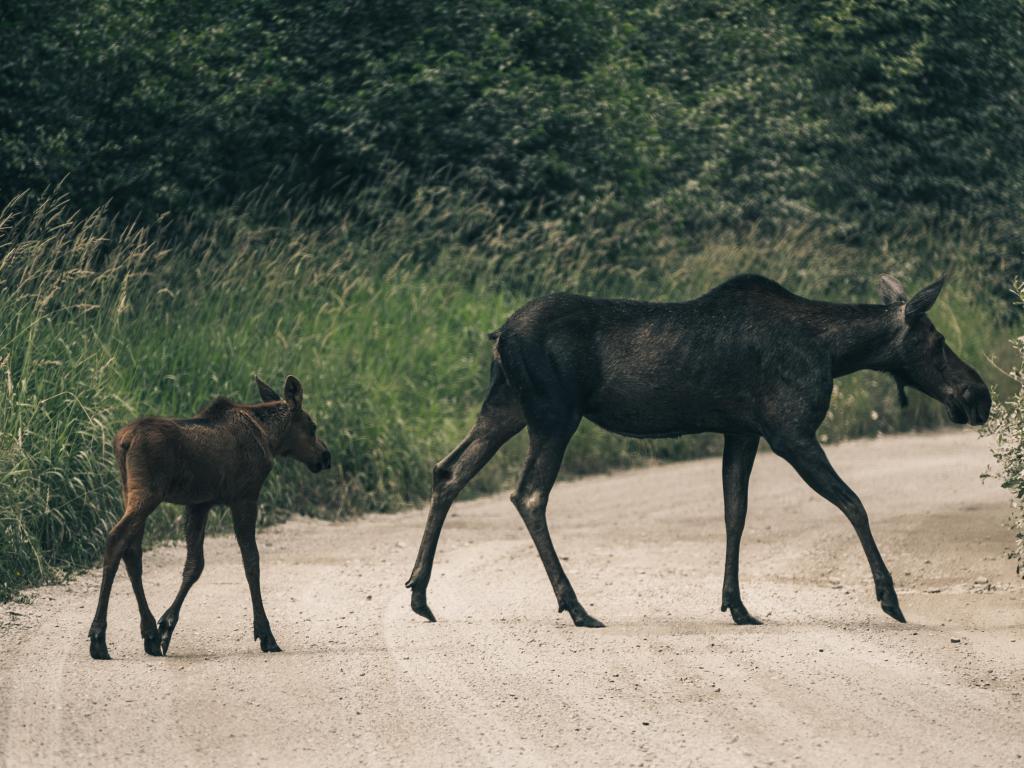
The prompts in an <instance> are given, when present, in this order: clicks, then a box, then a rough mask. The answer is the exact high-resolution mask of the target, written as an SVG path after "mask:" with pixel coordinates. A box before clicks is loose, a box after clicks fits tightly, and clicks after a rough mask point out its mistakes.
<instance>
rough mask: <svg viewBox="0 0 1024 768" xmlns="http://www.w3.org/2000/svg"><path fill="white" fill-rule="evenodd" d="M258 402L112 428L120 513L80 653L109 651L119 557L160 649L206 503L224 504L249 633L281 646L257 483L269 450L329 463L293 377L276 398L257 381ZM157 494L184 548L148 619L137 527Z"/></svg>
mask: <svg viewBox="0 0 1024 768" xmlns="http://www.w3.org/2000/svg"><path fill="white" fill-rule="evenodd" d="M256 383H257V386H258V387H259V390H260V396H261V397H262V399H263V402H261V403H256V404H254V405H243V404H239V403H234V402H232V401H230V400H228V399H226V398H217V399H216V400H214V401H213V402H211V403H210V404H209V405H207V406H206V407H205V408H203V410H202V411H200V413H199V414H198V415H197V416H196V417H195V418H191V419H166V418H156V417H147V418H142V419H139V420H138V421H135V422H133V423H131V424H129V425H128V426H126V427H124V428H123V429H121V430H119V431H118V433H117V436H116V437H115V438H114V451H115V454H116V456H117V464H118V467H119V469H120V472H121V490H122V494H123V498H124V516H123V517H122V518H121V519H120V520H119V521H118V522H117V524H116V525H115V526H114V527H113V528H112V529H111V531H110V534H109V535H108V537H107V546H106V552H105V554H104V558H103V582H102V585H101V587H100V596H99V604H98V605H97V608H96V616H95V618H94V619H93V622H92V627H91V628H90V630H89V653H90V655H91V656H92V657H93V658H94V659H109V658H110V654H109V653H108V652H107V644H106V627H107V604H108V602H109V599H110V587H111V585H112V583H113V581H114V575H115V574H116V573H117V568H118V565H119V563H120V561H121V560H122V559H123V560H124V563H125V569H126V570H127V571H128V577H129V578H130V579H131V582H132V588H133V589H134V591H135V599H136V601H137V602H138V605H139V615H140V617H141V627H142V638H143V643H144V645H145V649H146V653H149V654H150V655H153V656H162V655H166V653H167V648H168V646H169V645H170V642H171V636H172V634H173V632H174V627H175V625H176V624H177V621H178V613H179V611H180V610H181V605H182V603H183V602H184V600H185V596H186V595H187V594H188V591H189V589H190V588H191V587H192V585H193V584H194V583H195V582H196V581H197V580H198V579H199V575H200V574H201V573H202V571H203V538H204V535H205V532H206V519H207V516H208V514H209V511H210V508H211V507H213V506H214V505H215V504H226V505H227V506H229V507H230V508H231V515H232V520H233V522H234V528H235V536H236V538H237V539H238V544H239V547H240V548H241V550H242V563H243V565H244V567H245V576H246V579H247V580H248V582H249V590H250V593H251V596H252V605H253V628H254V636H255V639H257V640H259V641H260V648H261V649H262V650H263V651H279V650H281V649H280V648H279V647H278V645H277V642H276V641H275V640H274V636H273V634H272V633H271V631H270V622H269V621H268V620H267V616H266V613H265V612H264V610H263V601H262V598H261V596H260V578H259V551H258V550H257V548H256V511H257V504H258V499H259V494H260V490H261V489H262V487H263V483H264V481H265V480H266V478H267V475H268V474H269V473H270V469H271V467H272V466H273V463H274V458H275V457H276V456H291V457H294V458H296V459H298V460H299V461H301V462H303V463H304V464H305V465H306V466H307V467H309V469H310V470H311V471H313V472H319V471H321V470H323V469H327V468H329V467H330V466H331V455H330V453H329V452H328V451H327V448H326V446H325V445H324V444H323V442H322V441H320V440H319V439H318V438H317V437H316V427H315V425H314V424H313V422H312V420H311V419H310V418H309V415H308V414H307V413H306V412H305V411H303V410H302V385H301V384H300V383H299V381H298V379H296V378H295V377H294V376H289V377H288V379H287V380H286V381H285V397H284V399H282V398H281V397H279V396H278V395H277V393H275V392H274V391H273V390H272V389H271V388H270V387H269V386H267V385H266V384H265V383H263V382H262V381H260V380H259V379H258V378H257V379H256ZM161 502H169V503H171V504H183V505H185V506H186V507H187V512H186V516H185V540H186V543H187V547H188V554H187V555H186V559H185V569H184V572H183V574H182V583H181V588H180V589H179V591H178V595H177V597H176V598H175V599H174V602H173V603H172V604H171V607H170V608H168V609H167V611H166V612H165V613H164V615H163V616H162V617H161V619H160V622H159V624H158V623H157V622H156V620H155V619H154V618H153V614H152V613H151V612H150V610H149V606H148V604H147V603H146V596H145V593H144V591H143V588H142V535H143V533H144V531H145V527H146V518H147V517H148V516H149V514H150V513H151V512H152V511H153V510H154V509H156V508H157V506H158V505H159V504H160V503H161Z"/></svg>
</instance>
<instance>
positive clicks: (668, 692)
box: [0, 432, 1024, 768]
mask: <svg viewBox="0 0 1024 768" xmlns="http://www.w3.org/2000/svg"><path fill="white" fill-rule="evenodd" d="M830 454H831V456H832V459H833V463H834V464H835V465H836V467H837V469H838V470H839V472H840V473H841V474H842V475H843V476H844V477H845V478H846V480H847V481H848V482H849V483H850V485H851V486H852V487H853V488H855V489H856V490H857V491H858V492H859V494H860V495H861V497H862V499H863V500H864V502H865V504H866V506H867V508H868V511H869V514H870V515H871V519H872V523H873V527H874V531H875V536H876V538H877V539H878V542H879V546H880V548H881V550H882V552H883V554H884V556H885V557H886V559H887V561H888V563H889V566H890V568H891V569H892V572H893V575H894V577H895V580H896V585H897V588H898V590H899V592H900V597H901V600H902V605H903V610H904V612H905V613H906V615H907V618H908V621H909V623H908V624H906V625H901V624H898V623H896V622H895V621H893V620H891V619H889V618H888V617H886V616H885V615H884V614H883V613H882V612H881V610H880V609H879V608H878V605H877V603H876V602H875V599H874V594H873V590H872V588H871V581H870V575H869V573H868V568H867V565H866V563H865V561H864V558H863V555H862V553H861V550H860V547H859V545H858V543H857V540H856V537H855V536H854V534H853V531H852V529H851V528H850V526H849V524H848V523H847V522H846V520H845V518H843V517H842V515H841V514H840V513H839V512H838V511H836V510H835V509H834V508H832V507H830V506H829V505H828V504H826V503H825V502H824V501H822V500H820V499H819V498H817V497H816V496H815V495H814V494H813V492H812V491H810V490H809V489H808V488H807V487H806V486H804V485H803V484H802V483H801V482H800V480H799V479H798V478H797V477H796V475H795V473H794V472H793V471H792V470H791V469H789V467H788V466H787V465H785V464H783V463H782V462H781V461H780V460H779V459H777V458H775V457H774V456H772V455H770V454H762V455H761V456H760V457H759V458H758V461H757V464H756V465H755V468H754V474H753V479H752V487H751V502H750V504H751V507H750V508H751V511H750V515H749V518H748V522H747V532H746V535H745V538H744V541H743V559H742V566H741V579H742V585H743V590H744V591H743V595H744V599H745V602H746V604H747V607H748V608H749V609H750V610H751V612H752V613H754V614H755V615H757V616H759V617H761V618H762V619H763V620H764V621H765V624H764V625H763V626H761V627H737V626H734V625H733V624H732V623H731V622H730V621H729V620H728V618H727V614H722V613H719V611H718V600H719V595H720V590H721V571H722V559H723V552H724V546H725V544H724V531H723V523H722V511H721V506H722V500H721V491H720V480H719V477H720V475H719V464H718V462H717V461H696V462H690V463H685V464H676V465H669V466H660V467H653V468H647V469H640V470H636V471H631V472H624V473H620V474H615V475H608V476H600V477H593V478H588V479H583V480H577V481H573V482H564V483H560V484H558V485H556V487H555V491H554V493H553V495H552V501H551V506H550V509H551V512H550V521H551V527H552V535H553V537H554V540H555V544H556V546H557V547H558V549H559V553H560V554H561V555H562V557H563V559H564V560H565V566H566V570H567V571H568V573H569V575H570V577H571V578H572V579H573V583H574V586H575V587H576V591H577V593H578V594H579V595H580V596H581V599H582V600H583V602H584V604H585V605H586V606H587V608H588V610H590V611H591V612H592V613H593V614H594V615H595V616H597V617H598V618H600V619H602V620H603V621H605V622H606V623H607V624H608V627H607V628H606V629H602V630H584V629H576V628H574V627H573V626H571V623H570V621H569V620H568V619H567V618H566V616H565V615H561V616H559V615H558V614H556V612H555V600H554V597H553V595H552V593H551V590H550V587H549V586H548V583H547V580H546V577H545V575H544V571H543V569H542V567H541V564H540V561H539V559H538V558H537V555H536V553H535V552H534V550H533V548H532V544H531V543H530V540H529V537H528V536H527V534H526V531H525V529H524V528H523V527H522V523H521V522H520V520H519V518H518V516H517V514H516V512H515V510H514V509H513V507H512V505H511V504H510V503H509V501H508V499H507V496H505V495H502V496H500V497H492V498H487V499H478V500H475V501H470V502H465V503H463V504H461V505H457V506H456V507H455V509H454V510H453V513H452V515H451V517H450V518H449V521H448V525H447V528H446V529H445V533H444V535H443V536H442V539H441V548H440V551H439V555H438V563H437V567H436V568H435V572H434V581H433V584H432V585H431V589H430V598H431V606H432V607H433V609H434V611H435V612H436V613H437V615H438V619H439V623H437V624H428V623H426V622H424V621H423V620H422V619H420V618H419V617H417V616H415V615H414V614H413V613H412V612H411V611H410V610H409V608H408V592H407V590H405V589H404V588H403V587H402V583H403V581H404V580H405V578H406V577H407V575H408V571H409V570H410V568H411V566H412V561H413V558H414V556H415V551H416V546H417V544H418V540H419V535H420V532H421V530H422V525H423V522H424V511H423V510H413V511H409V512H405V513H402V514H398V515H391V516H383V515H378V516H370V517H366V518H363V519H360V520H356V521H353V522H346V523H341V524H328V523H321V522H313V521H309V520H306V519H296V520H293V521H292V522H289V523H287V524H285V525H283V526H281V527H278V528H276V529H274V530H271V531H268V532H264V533H263V534H262V535H261V538H260V543H261V547H262V554H263V575H264V600H265V602H266V605H267V609H268V613H269V615H270V619H271V622H272V625H273V628H274V633H275V635H276V637H277V639H278V642H279V643H280V644H281V646H282V648H284V650H285V653H282V654H266V655H265V654H261V653H260V652H259V648H258V645H257V644H256V643H254V642H253V641H252V634H251V630H250V621H251V617H250V608H249V598H248V593H247V591H246V587H245V580H244V577H243V574H242V568H241V560H240V557H239V555H238V551H237V548H236V546H235V544H234V541H233V539H230V538H223V537H218V538H214V539H212V540H210V541H208V542H207V556H206V560H207V566H206V571H205V573H204V575H203V577H202V579H201V581H200V582H199V583H198V584H197V585H196V587H195V588H194V589H193V591H192V594H191V595H190V597H189V600H188V602H187V603H186V604H185V608H184V610H183V612H182V618H181V623H180V624H179V626H178V629H177V631H176V633H175V635H174V640H173V643H172V645H171V648H170V655H169V656H168V657H166V658H151V657H148V656H146V655H144V654H143V650H142V641H141V639H140V638H139V635H138V616H137V612H136V609H135V603H134V600H133V598H132V596H131V588H130V585H129V583H128V579H127V578H126V577H125V575H124V573H123V569H122V572H121V573H120V574H119V576H118V579H117V582H116V583H115V587H114V595H113V598H112V602H111V615H110V627H109V630H108V643H109V646H110V650H111V653H112V655H113V656H114V660H113V661H111V662H94V661H92V660H90V659H89V656H88V642H87V640H86V632H87V629H88V624H89V621H90V619H91V613H92V610H93V606H94V602H95V597H96V589H97V586H98V583H99V576H98V573H96V572H92V573H88V574H86V575H85V576H83V577H82V578H80V579H77V580H76V581H74V582H73V583H71V584H68V585H65V586H58V587H50V588H46V589H40V590H36V591H34V592H32V593H31V598H32V601H31V603H30V604H27V605H24V604H18V603H9V604H4V605H0V755H2V756H0V763H2V764H3V765H7V766H22V765H33V766H35V765H61V766H63V765H105V766H113V765H139V764H151V765H152V764H158V765H176V766H177V765H180V766H191V765H211V766H212V765H216V766H221V767H222V766H234V765H240V766H241V765H246V766H249V765H253V764H257V765H302V766H306V765H398V764H406V765H416V766H435V765H436V766H441V765H445V766H447V765H459V766H463V765H464V766H478V765H496V766H497V765H500V766H507V765H531V766H533V765H584V764H585V765H592V764H595V763H596V764H603V765H673V766H677V765H694V766H734V765H735V766H746V765H776V766H785V765H794V766H817V765H829V766H837V765H840V766H846V765H848V766H865V765H872V766H875V765H889V764H892V765H900V766H917V765H920V766H930V767H933V766H946V765H948V766H974V765H977V766H985V767H986V768H994V767H995V766H1008V765H1024V758H1022V757H1021V756H1022V755H1024V631H1022V630H1024V602H1022V598H1024V592H1022V582H1021V581H1020V580H1019V579H1018V578H1017V577H1016V576H1015V574H1014V572H1013V565H1012V563H1011V561H1009V560H1008V559H1007V557H1006V552H1007V550H1008V547H1009V544H1010V536H1009V533H1008V531H1007V529H1006V519H1007V496H1006V492H1005V491H1003V490H1002V489H1000V488H999V487H998V484H997V483H995V482H993V481H988V482H987V483H985V484H982V482H981V481H980V480H979V477H978V476H979V474H980V473H981V472H982V471H984V469H985V467H986V465H987V464H988V462H989V458H988V452H987V449H986V446H985V444H984V443H983V442H980V441H979V440H978V439H977V437H976V436H975V435H974V434H973V433H970V432H948V433H942V434H939V435H927V436H909V437H898V438H884V439H879V440H874V441H864V442H854V443H848V444H845V445H841V446H837V447H834V448H832V449H830ZM183 560H184V549H183V547H181V546H180V545H178V546H167V547H162V548H160V549H158V550H155V551H153V552H150V553H147V555H146V561H145V572H146V587H147V593H148V595H149V598H150V602H151V603H152V604H153V607H154V610H155V611H156V613H157V614H158V615H159V613H160V612H161V611H162V609H163V608H164V607H165V605H166V603H168V602H169V601H170V599H171V598H172V596H173V594H174V591H175V589H176V588H177V585H178V579H179V574H180V569H181V565H182V562H183ZM982 579H986V580H987V581H986V582H982V581H981V580H982Z"/></svg>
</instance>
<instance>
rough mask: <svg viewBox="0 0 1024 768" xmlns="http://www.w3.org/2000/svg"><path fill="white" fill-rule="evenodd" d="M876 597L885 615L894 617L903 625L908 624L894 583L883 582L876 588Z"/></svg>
mask: <svg viewBox="0 0 1024 768" xmlns="http://www.w3.org/2000/svg"><path fill="white" fill-rule="evenodd" d="M875 595H876V597H877V598H878V602H879V603H880V604H881V606H882V610H883V611H884V612H885V613H887V614H888V615H889V616H892V617H893V618H894V619H896V621H898V622H900V623H901V624H906V623H907V620H906V619H905V618H904V617H903V611H901V610H900V601H899V598H898V597H896V590H895V589H894V588H893V586H892V581H889V582H888V583H886V582H882V583H881V584H879V585H878V586H876V587H875Z"/></svg>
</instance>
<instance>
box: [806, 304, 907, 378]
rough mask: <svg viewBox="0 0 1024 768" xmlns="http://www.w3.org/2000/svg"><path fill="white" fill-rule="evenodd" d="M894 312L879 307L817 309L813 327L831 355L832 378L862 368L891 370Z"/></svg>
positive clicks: (872, 305) (885, 307)
mask: <svg viewBox="0 0 1024 768" xmlns="http://www.w3.org/2000/svg"><path fill="white" fill-rule="evenodd" d="M893 311H894V310H893V308H892V307H889V306H885V305H881V304H825V303H822V304H820V305H819V307H818V311H816V312H815V313H814V324H815V326H816V328H817V330H818V336H819V338H821V339H822V340H823V341H824V342H825V343H826V344H827V345H828V348H829V351H830V352H831V355H832V376H833V378H837V377H839V376H845V375H846V374H848V373H853V372H854V371H860V370H864V369H865V368H870V369H872V370H876V371H888V370H891V368H892V362H891V354H892V341H893V321H894V317H893Z"/></svg>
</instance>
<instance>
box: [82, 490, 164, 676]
mask: <svg viewBox="0 0 1024 768" xmlns="http://www.w3.org/2000/svg"><path fill="white" fill-rule="evenodd" d="M159 503H160V499H159V498H157V497H149V496H142V495H129V496H127V497H126V499H125V510H124V515H123V516H122V517H121V519H120V520H118V521H117V523H116V524H115V525H114V527H113V528H111V529H110V533H109V534H107V545H106V548H105V549H104V551H103V579H102V581H101V582H100V596H99V600H98V601H97V603H96V615H95V616H94V617H93V620H92V625H91V626H90V627H89V655H90V656H92V657H93V658H94V659H109V658H110V653H109V652H108V651H107V606H108V605H109V603H110V588H111V587H112V586H113V584H114V576H115V575H117V567H118V565H120V563H121V558H122V557H123V556H124V553H125V550H126V549H127V548H128V546H129V545H130V544H131V543H132V541H133V540H134V539H135V537H136V536H139V537H140V538H141V536H142V529H143V527H144V526H145V522H146V518H147V517H148V516H149V513H150V512H152V511H153V510H154V509H156V507H157V505H158V504H159ZM140 586H141V581H140Z"/></svg>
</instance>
